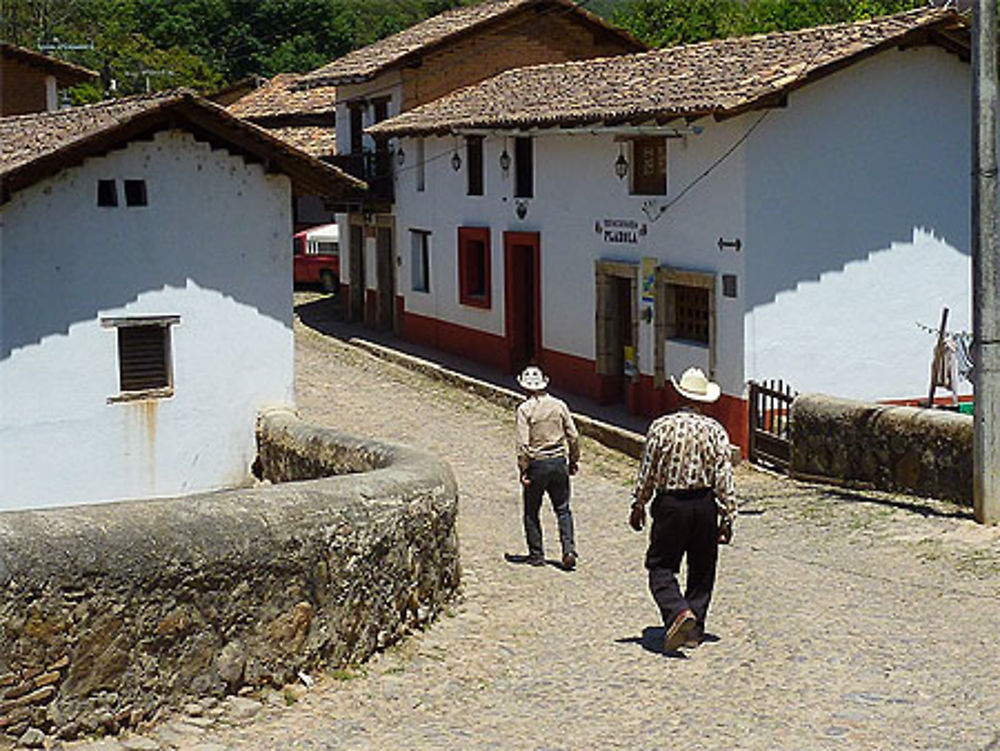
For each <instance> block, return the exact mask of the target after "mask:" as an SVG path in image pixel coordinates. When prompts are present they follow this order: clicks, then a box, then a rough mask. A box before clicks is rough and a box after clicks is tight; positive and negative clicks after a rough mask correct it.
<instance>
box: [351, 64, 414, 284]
mask: <svg viewBox="0 0 1000 751" xmlns="http://www.w3.org/2000/svg"><path fill="white" fill-rule="evenodd" d="M385 96H388V97H389V104H388V116H389V117H394V116H395V115H398V114H399V113H400V109H401V107H402V106H403V83H402V77H401V75H400V73H399V71H390V72H388V73H385V74H383V75H381V76H378V77H377V78H374V79H372V80H371V81H366V82H365V83H358V84H348V85H344V86H338V87H337V153H338V154H349V153H350V151H351V140H350V130H351V113H350V110H349V108H348V107H347V102H348V101H351V100H356V99H358V98H359V97H360V98H363V99H366V100H369V101H368V102H367V103H366V106H365V109H364V117H363V121H364V127H366V128H367V127H368V126H370V125H373V124H374V110H373V109H372V106H371V103H370V100H371V99H373V98H376V99H377V98H379V97H385ZM362 146H363V148H364V149H365V150H366V151H374V150H375V141H374V140H373V139H372V137H371V136H369V135H368V134H365V135H364V136H363V138H362ZM393 167H395V165H393ZM337 226H338V227H339V228H340V236H341V237H342V238H343V240H342V241H341V246H340V248H341V253H340V282H341V284H342V285H344V286H345V287H346V286H349V285H350V283H351V254H350V252H349V248H350V242H351V232H350V217H349V215H348V214H337ZM364 254H365V289H375V288H376V282H375V274H376V270H375V269H376V267H375V260H376V254H375V239H374V238H366V239H365V248H364Z"/></svg>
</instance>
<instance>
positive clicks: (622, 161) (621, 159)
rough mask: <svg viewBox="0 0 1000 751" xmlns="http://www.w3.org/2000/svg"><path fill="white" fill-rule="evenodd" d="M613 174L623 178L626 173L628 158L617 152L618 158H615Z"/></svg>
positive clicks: (620, 178)
mask: <svg viewBox="0 0 1000 751" xmlns="http://www.w3.org/2000/svg"><path fill="white" fill-rule="evenodd" d="M615 174H616V175H618V179H619V180H624V179H625V175H627V174H628V159H626V158H625V155H624V154H621V153H620V154H618V158H617V159H615Z"/></svg>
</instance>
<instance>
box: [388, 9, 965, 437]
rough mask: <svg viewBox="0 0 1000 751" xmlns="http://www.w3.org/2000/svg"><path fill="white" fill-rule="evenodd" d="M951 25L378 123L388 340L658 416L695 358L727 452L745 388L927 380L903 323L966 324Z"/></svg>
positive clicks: (488, 86)
mask: <svg viewBox="0 0 1000 751" xmlns="http://www.w3.org/2000/svg"><path fill="white" fill-rule="evenodd" d="M966 34H967V31H966V25H965V22H964V20H963V19H962V18H961V17H960V16H958V15H957V14H955V13H954V12H952V11H947V10H935V9H923V10H919V11H911V12H908V13H903V14H899V15H896V16H890V17H886V18H882V19H875V20H872V21H866V22H862V23H857V24H853V25H839V26H831V27H823V28H819V29H807V30H803V31H797V32H788V33H777V34H771V35H762V36H757V37H749V38H741V39H729V40H721V41H716V42H708V43H704V44H698V45H690V46H685V47H677V48H673V49H665V50H658V51H654V52H649V53H641V54H634V55H626V56H621V57H617V58H609V59H602V60H595V61H583V62H573V63H566V64H557V65H542V66H534V67H529V68H522V69H519V70H514V71H510V72H508V73H504V74H501V75H498V76H496V77H495V78H492V79H489V80H488V81H485V82H483V83H481V84H479V85H477V86H474V87H469V88H466V89H463V90H460V91H457V92H455V93H453V94H451V95H448V96H446V97H443V98H441V99H439V100H437V101H435V102H431V103H429V104H426V105H424V106H422V107H418V108H416V109H414V110H412V111H410V112H407V113H403V114H402V115H400V116H398V117H396V118H393V119H390V120H388V121H387V122H384V123H381V124H378V125H376V126H374V127H372V128H370V129H369V132H370V133H372V134H373V135H376V136H378V137H380V138H386V137H392V138H395V139H397V140H398V141H399V145H400V146H401V148H402V150H403V152H404V153H405V154H406V155H407V162H406V166H407V168H406V169H400V170H398V171H397V176H396V189H395V195H396V206H395V220H396V227H397V232H398V234H399V236H400V243H399V248H400V250H399V252H398V263H399V264H400V269H399V278H400V280H402V283H401V285H400V295H401V297H402V309H403V313H402V326H401V329H402V333H403V335H404V336H405V337H406V338H409V339H412V340H415V341H420V342H423V343H426V344H431V345H433V346H436V347H439V348H442V349H446V350H451V351H454V352H458V353H461V354H464V355H467V356H472V357H475V358H477V359H480V360H482V361H484V362H487V363H490V364H492V365H495V366H497V367H499V368H503V369H506V370H508V371H514V370H516V369H517V368H519V367H520V366H522V365H523V364H524V363H525V362H528V361H535V362H538V363H540V364H541V365H542V366H543V367H544V368H545V369H546V371H547V372H549V374H550V375H551V376H552V378H553V381H554V383H555V384H556V385H557V386H560V387H562V388H565V389H567V390H570V391H575V392H577V393H581V394H585V395H587V396H591V397H594V398H597V399H599V400H602V401H605V402H610V401H615V400H618V399H621V400H624V401H626V402H627V403H628V405H629V407H630V409H632V410H633V411H634V412H637V413H641V414H647V415H654V414H657V413H659V412H661V411H663V410H664V409H668V408H670V407H671V406H672V404H673V400H674V395H673V391H672V390H671V389H670V388H669V387H666V388H665V387H664V384H665V382H666V380H667V379H668V377H669V376H670V375H672V374H673V375H679V374H680V372H681V371H683V370H684V369H685V368H686V367H688V366H690V365H699V366H701V367H702V368H704V369H705V370H706V371H707V372H710V373H711V374H712V375H713V376H714V377H715V378H716V379H717V380H718V381H719V382H720V384H721V385H722V387H723V392H724V397H723V399H722V400H720V402H719V404H718V405H716V411H715V414H716V416H718V417H719V418H720V419H722V421H723V422H724V423H725V424H726V426H727V428H728V429H729V432H730V435H731V436H732V437H733V439H734V442H737V443H741V444H743V443H744V442H745V434H746V416H745V409H746V405H745V395H744V387H745V383H746V382H747V381H748V380H750V379H765V378H782V379H784V380H785V381H787V382H789V383H791V384H792V385H793V386H794V387H795V388H797V389H798V390H800V391H807V390H808V391H825V392H828V393H833V394H837V395H841V396H846V397H856V398H863V399H885V400H892V399H900V400H902V399H910V398H919V397H920V396H922V395H923V396H924V397H925V396H926V391H927V385H928V377H929V368H930V359H931V352H932V348H933V344H934V339H933V337H931V336H929V335H928V334H927V333H926V332H925V331H923V330H921V328H919V327H918V324H923V325H925V326H930V327H934V326H936V324H937V322H938V320H939V318H940V314H941V309H942V307H943V306H947V307H949V308H950V311H951V318H950V328H953V329H965V330H968V329H970V328H971V323H970V320H971V318H970V305H971V303H970V256H969V253H970V243H969V228H968V221H969V220H968V216H969V169H970V156H969V133H970V126H969V117H970V114H969V113H970V103H969V91H970V70H969V65H968V46H967V41H966ZM410 155H421V156H422V159H415V160H414V161H412V162H411V161H410Z"/></svg>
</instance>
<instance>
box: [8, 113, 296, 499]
mask: <svg viewBox="0 0 1000 751" xmlns="http://www.w3.org/2000/svg"><path fill="white" fill-rule="evenodd" d="M125 178H129V179H144V180H145V181H146V184H147V190H148V203H149V205H148V206H147V207H144V208H140V207H127V206H125V205H124V201H123V200H121V198H120V200H121V205H119V206H118V207H116V208H101V207H98V206H97V205H96V204H97V202H96V195H97V181H98V180H99V179H116V180H118V181H119V182H118V187H119V191H121V187H122V183H121V181H122V180H123V179H125ZM290 192H291V189H290V184H289V181H288V179H287V178H286V177H284V176H267V175H265V173H264V171H263V169H262V168H261V167H260V166H259V165H247V164H246V163H245V162H244V161H243V160H242V159H241V158H239V157H235V156H231V155H230V154H229V153H228V152H226V151H224V150H212V149H210V148H209V146H208V145H206V144H203V143H197V142H195V141H194V140H193V139H192V138H191V137H190V136H189V135H187V134H185V133H179V132H169V133H166V132H165V133H160V134H158V135H157V137H156V138H155V140H154V141H151V142H135V143H133V144H131V145H129V146H128V147H127V148H125V149H123V150H119V151H114V152H112V153H110V154H109V155H107V156H106V157H102V158H95V159H89V160H87V161H86V162H85V163H84V164H83V165H82V166H80V167H77V168H72V169H68V170H65V171H63V172H62V173H60V174H59V175H57V176H56V177H54V178H51V179H48V180H46V181H44V182H42V183H40V184H38V185H36V186H34V187H33V188H31V189H28V190H25V191H23V192H20V193H17V194H15V196H14V198H13V200H12V201H11V202H10V203H8V204H7V205H6V206H4V207H3V213H2V223H3V227H2V231H3V235H2V249H0V254H2V255H0V269H2V271H0V285H2V286H0V290H2V300H0V305H2V321H3V328H2V330H0V337H2V338H0V509H12V508H24V507H42V506H51V505H64V504H72V503H80V502H91V501H105V500H115V499H122V498H140V497H153V496H165V495H173V494H181V493H189V492H194V491H201V490H207V489H212V488H219V487H225V486H231V485H235V484H239V483H243V482H246V481H247V480H248V478H249V472H248V470H249V465H250V463H251V462H252V461H253V458H254V456H255V448H254V420H255V416H256V413H257V411H258V410H259V409H261V408H264V407H268V406H276V405H288V404H291V403H292V402H293V398H294V397H293V338H292V308H291V288H292V282H291V263H290V246H289V240H288V238H289V236H290V232H291V208H290V207H291V199H290ZM140 315H177V316H180V323H179V324H177V325H175V326H173V327H172V329H171V335H172V350H173V373H174V392H175V393H174V395H173V396H172V397H170V398H165V399H159V400H149V401H140V402H126V403H111V404H109V403H108V398H109V397H113V396H115V395H116V394H118V393H119V388H118V370H117V368H118V360H117V335H116V332H115V329H113V328H102V326H101V325H100V321H99V319H100V318H101V317H124V316H140Z"/></svg>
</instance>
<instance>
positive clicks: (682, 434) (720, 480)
mask: <svg viewBox="0 0 1000 751" xmlns="http://www.w3.org/2000/svg"><path fill="white" fill-rule="evenodd" d="M697 488H711V489H712V490H713V491H715V500H716V503H717V504H718V506H719V512H720V513H721V514H722V515H723V516H726V517H728V518H729V519H730V521H731V520H732V518H733V517H734V516H735V515H736V492H735V489H734V487H733V465H732V459H731V455H730V449H729V435H728V434H727V433H726V429H725V428H724V427H722V425H721V424H720V423H719V422H718V421H716V420H713V419H712V418H711V417H707V416H705V415H700V414H698V413H696V412H675V413H673V414H670V415H664V416H663V417H658V418H657V419H656V420H654V421H653V424H652V425H650V426H649V431H648V432H647V433H646V446H645V449H644V450H643V455H642V464H641V465H640V467H639V477H638V478H637V480H636V484H635V492H634V496H635V500H636V501H638V502H640V503H642V504H645V503H647V502H648V501H649V499H650V498H651V497H652V496H653V494H654V493H656V491H657V490H691V489H697Z"/></svg>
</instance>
